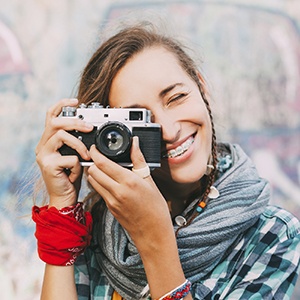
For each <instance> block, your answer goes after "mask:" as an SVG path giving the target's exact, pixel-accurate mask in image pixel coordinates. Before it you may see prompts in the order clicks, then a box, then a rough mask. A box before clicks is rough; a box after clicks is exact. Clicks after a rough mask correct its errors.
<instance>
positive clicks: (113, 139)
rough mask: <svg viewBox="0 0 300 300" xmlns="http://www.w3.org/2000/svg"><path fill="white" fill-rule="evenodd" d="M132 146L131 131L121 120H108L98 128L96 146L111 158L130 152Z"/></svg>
mask: <svg viewBox="0 0 300 300" xmlns="http://www.w3.org/2000/svg"><path fill="white" fill-rule="evenodd" d="M130 146H131V132H130V130H129V129H128V127H127V126H125V125H124V124H122V123H119V122H108V123H105V124H104V125H103V126H102V127H100V128H99V129H98V133H97V136H96V147H97V149H98V150H99V151H100V152H101V153H103V154H104V155H105V156H107V157H109V158H111V159H114V160H116V159H118V157H120V156H123V155H124V154H128V152H129V150H130Z"/></svg>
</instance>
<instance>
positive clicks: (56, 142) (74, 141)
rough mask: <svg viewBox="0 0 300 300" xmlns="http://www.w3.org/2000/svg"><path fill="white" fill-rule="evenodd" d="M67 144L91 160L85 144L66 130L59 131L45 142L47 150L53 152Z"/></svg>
mask: <svg viewBox="0 0 300 300" xmlns="http://www.w3.org/2000/svg"><path fill="white" fill-rule="evenodd" d="M63 145H67V146H69V147H71V148H72V149H74V150H75V151H76V152H77V153H78V154H79V155H80V156H81V157H82V158H83V159H85V160H90V159H91V157H90V154H89V151H88V149H87V148H86V146H85V144H84V143H83V142H82V141H80V140H79V139H78V138H76V137H75V136H73V135H71V134H70V133H67V132H66V131H64V130H59V131H57V133H56V134H54V135H53V136H52V137H51V138H50V139H49V140H48V141H47V143H46V144H45V148H46V149H45V150H44V151H45V152H46V153H53V152H58V150H59V149H60V148H61V147H62V146H63Z"/></svg>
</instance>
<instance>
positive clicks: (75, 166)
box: [59, 155, 82, 183]
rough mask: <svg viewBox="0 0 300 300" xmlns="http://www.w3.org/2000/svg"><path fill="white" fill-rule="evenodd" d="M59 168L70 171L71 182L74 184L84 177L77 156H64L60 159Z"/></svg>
mask: <svg viewBox="0 0 300 300" xmlns="http://www.w3.org/2000/svg"><path fill="white" fill-rule="evenodd" d="M59 166H60V167H61V168H63V169H68V170H69V175H68V177H69V180H70V182H71V183H74V182H75V181H76V180H77V179H78V178H79V177H80V176H81V175H82V166H81V165H80V163H79V159H78V157H77V156H74V155H70V156H62V157H60V158H59Z"/></svg>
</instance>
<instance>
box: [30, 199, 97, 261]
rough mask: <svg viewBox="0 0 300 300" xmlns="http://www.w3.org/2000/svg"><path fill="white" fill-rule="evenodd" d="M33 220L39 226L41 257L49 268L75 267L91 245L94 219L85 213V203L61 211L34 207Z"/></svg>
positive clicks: (37, 234) (37, 227)
mask: <svg viewBox="0 0 300 300" xmlns="http://www.w3.org/2000/svg"><path fill="white" fill-rule="evenodd" d="M32 219H33V221H34V222H35V223H36V232H35V236H36V238H37V246H38V254H39V257H40V259H41V260H42V261H44V262H45V263H47V264H51V265H58V266H67V265H72V264H74V262H75V260H76V258H77V257H78V256H79V255H80V254H81V253H82V252H83V251H84V250H85V248H86V247H87V246H88V245H89V244H90V241H91V231H92V216H91V214H90V213H89V212H85V213H84V212H83V208H82V203H77V205H76V206H71V207H67V208H63V209H61V210H58V209H56V208H55V207H50V208H48V205H46V206H43V207H41V208H40V207H37V206H34V207H33V208H32Z"/></svg>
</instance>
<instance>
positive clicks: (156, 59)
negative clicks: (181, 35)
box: [109, 47, 212, 183]
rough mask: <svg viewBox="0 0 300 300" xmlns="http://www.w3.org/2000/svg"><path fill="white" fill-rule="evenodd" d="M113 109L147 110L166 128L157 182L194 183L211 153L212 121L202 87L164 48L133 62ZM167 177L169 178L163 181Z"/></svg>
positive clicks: (115, 87) (118, 84) (113, 94)
mask: <svg viewBox="0 0 300 300" xmlns="http://www.w3.org/2000/svg"><path fill="white" fill-rule="evenodd" d="M109 103H110V106H111V107H123V108H125V107H130V108H132V107H144V108H147V109H149V110H151V112H152V116H153V119H152V122H155V123H159V124H160V125H161V128H162V140H163V146H164V149H163V150H162V166H161V168H158V169H156V170H155V171H154V173H153V175H154V176H157V177H156V178H157V179H159V178H163V179H164V180H166V179H167V178H169V179H172V180H174V181H176V182H179V183H194V182H196V181H198V180H199V179H200V178H201V177H202V176H203V174H204V172H205V170H206V165H207V162H208V159H209V155H210V153H211V137H212V129H211V122H210V117H209V114H208V111H207V108H206V106H205V104H204V101H203V99H202V97H201V94H200V92H199V88H198V86H197V84H196V83H195V82H194V81H193V80H192V79H191V78H190V77H189V75H188V74H187V73H186V72H185V71H184V70H183V69H182V67H181V66H180V64H179V63H178V61H177V59H176V57H175V56H174V54H172V53H171V52H169V51H167V50H166V49H165V48H163V47H155V48H148V49H145V50H143V51H142V52H140V53H138V54H137V55H135V56H133V57H132V58H131V59H130V60H128V62H127V63H126V64H125V66H124V67H123V68H122V69H121V70H120V71H119V72H118V73H117V75H116V76H115V78H114V79H113V81H112V85H111V89H110V94H109ZM162 176H163V177H162Z"/></svg>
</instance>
